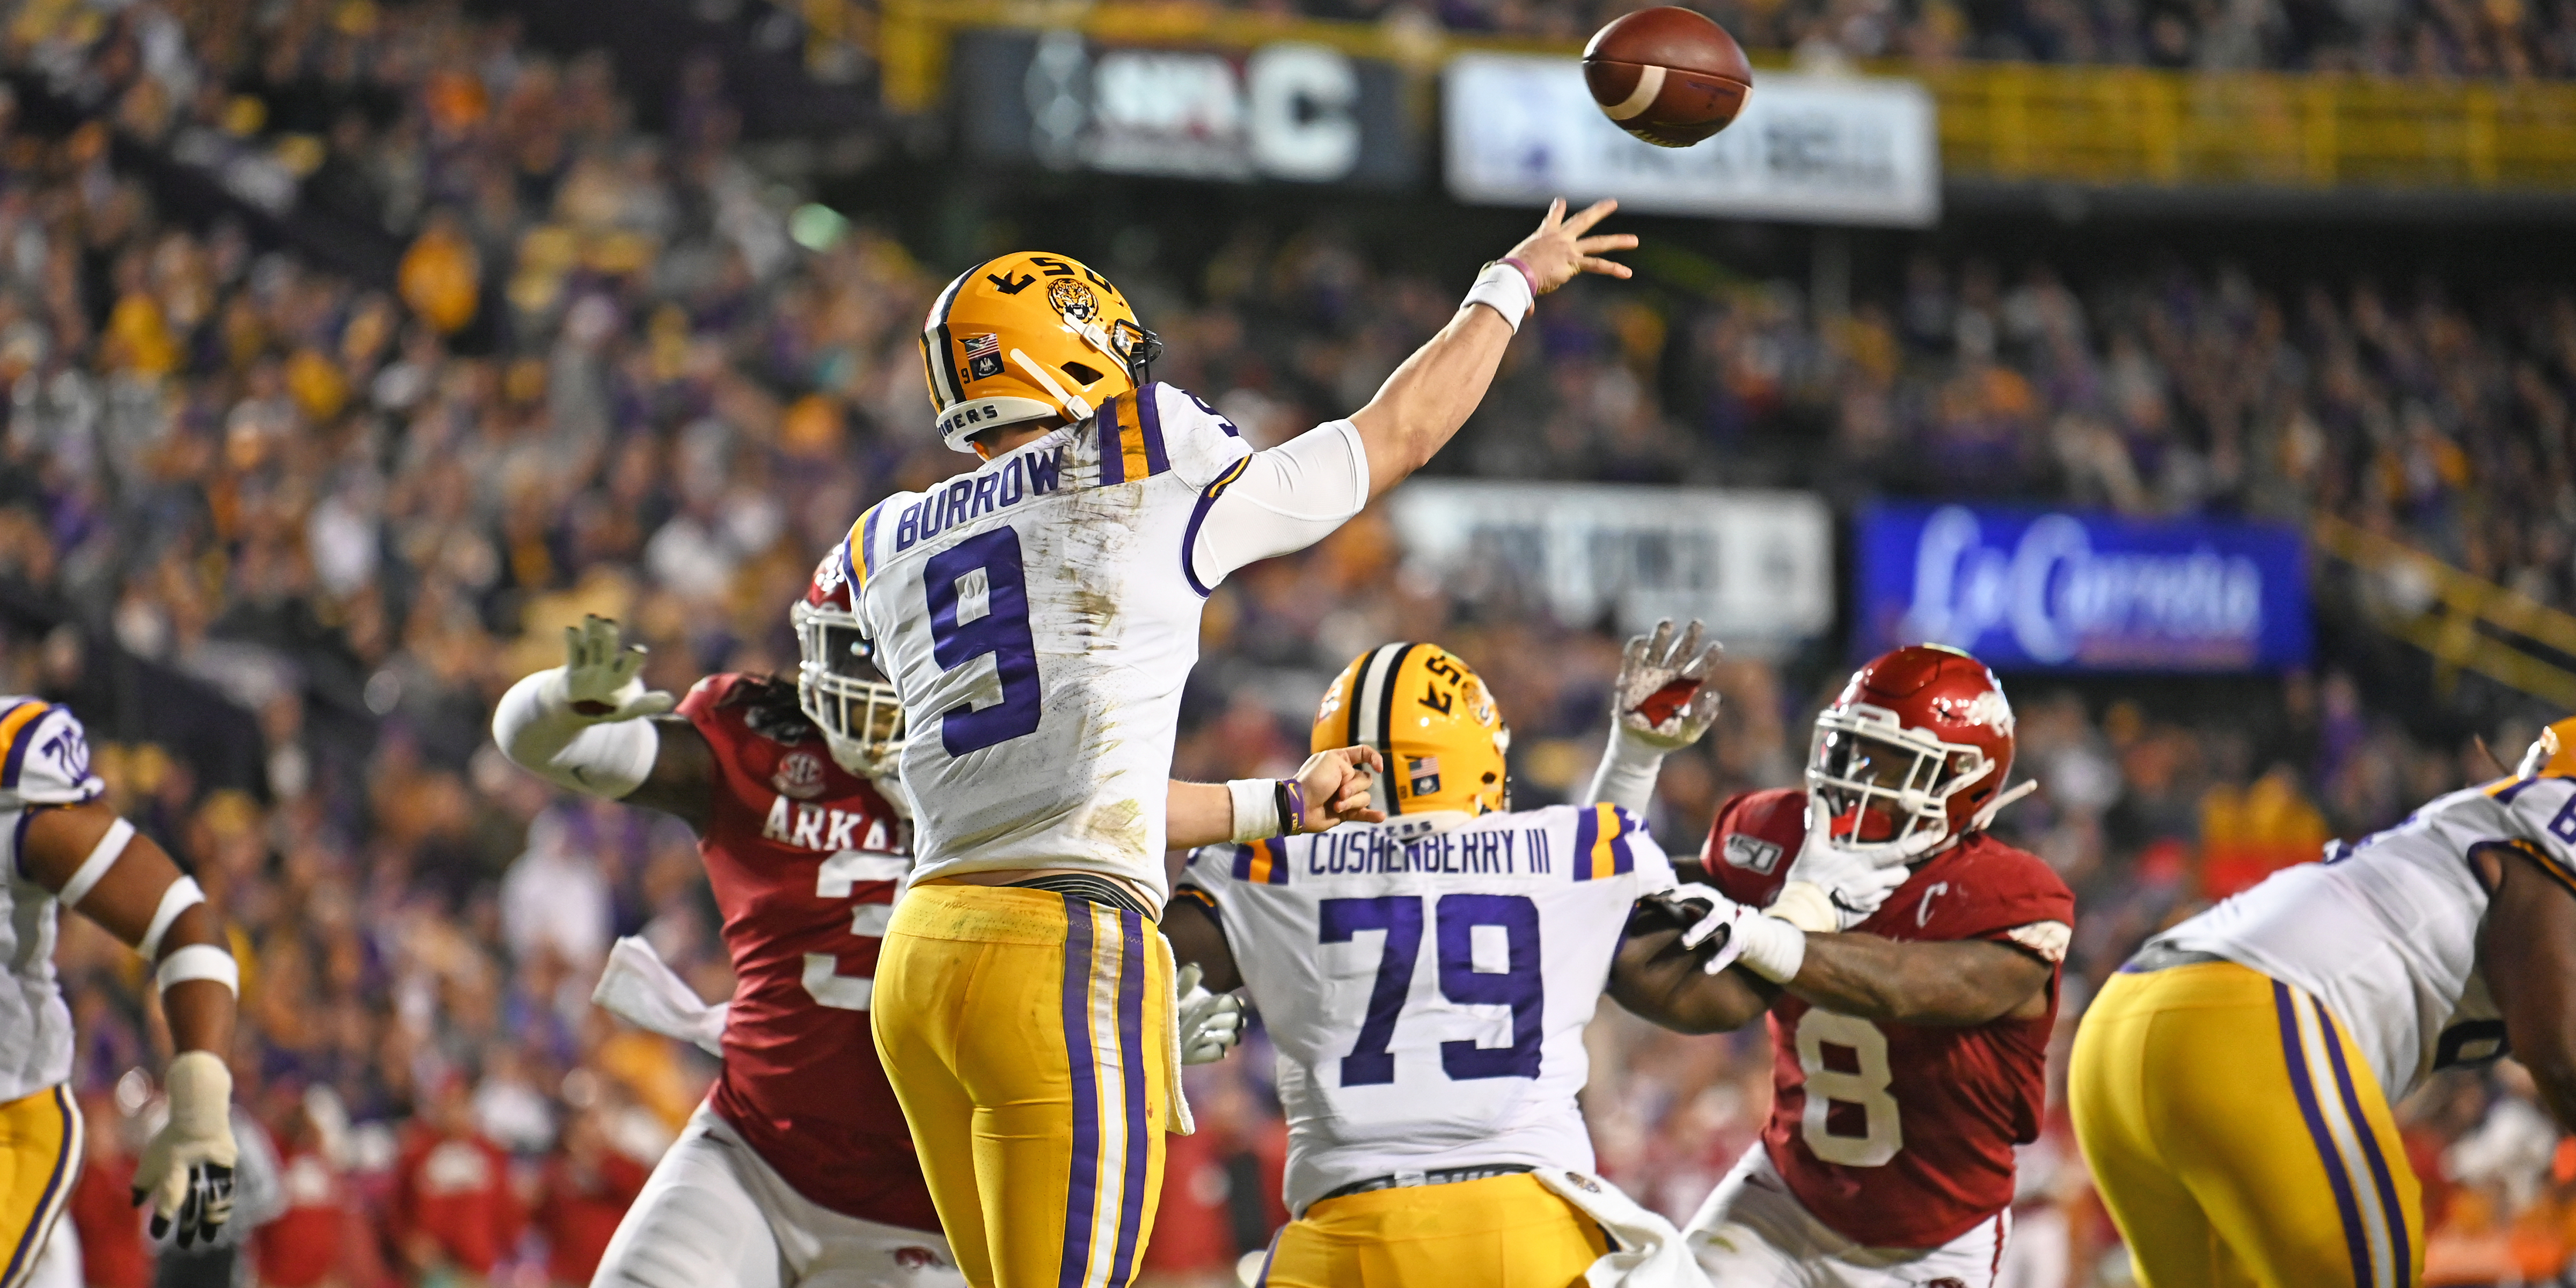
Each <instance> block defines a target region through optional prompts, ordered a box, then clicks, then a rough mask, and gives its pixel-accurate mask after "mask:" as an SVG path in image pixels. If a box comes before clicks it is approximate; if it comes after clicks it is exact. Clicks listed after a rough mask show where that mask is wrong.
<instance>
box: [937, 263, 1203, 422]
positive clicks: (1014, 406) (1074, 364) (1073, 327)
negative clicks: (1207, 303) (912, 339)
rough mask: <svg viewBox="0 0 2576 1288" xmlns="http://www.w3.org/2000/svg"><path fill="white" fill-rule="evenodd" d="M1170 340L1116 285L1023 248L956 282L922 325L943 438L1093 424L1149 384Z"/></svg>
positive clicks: (960, 276)
mask: <svg viewBox="0 0 2576 1288" xmlns="http://www.w3.org/2000/svg"><path fill="white" fill-rule="evenodd" d="M1162 349H1163V342H1162V341H1161V340H1159V339H1156V338H1155V336H1154V333H1153V332H1151V331H1148V330H1146V329H1145V328H1144V326H1143V325H1142V324H1140V323H1139V322H1137V320H1136V309H1135V306H1134V305H1132V304H1129V303H1128V302H1127V297H1126V296H1124V295H1122V294H1120V293H1119V291H1118V288H1117V287H1115V286H1112V285H1110V284H1109V279H1108V278H1105V277H1102V276H1101V275H1100V274H1098V273H1095V272H1093V271H1091V270H1090V269H1089V268H1087V267H1085V266H1084V265H1083V264H1082V263H1081V262H1080V261H1079V260H1074V259H1069V258H1066V257H1065V256H1062V255H1040V254H1036V253H1034V252H1031V251H1019V252H1015V253H1013V254H1009V255H1004V256H1002V257H1001V258H999V259H992V260H986V261H985V262H983V263H981V264H978V265H976V266H975V267H973V268H970V269H968V270H966V271H965V272H963V273H960V274H958V275H957V280H956V281H953V282H950V283H949V284H948V289H947V290H944V291H941V292H940V293H939V298H938V299H937V300H936V301H934V302H932V304H931V306H930V316H929V318H928V319H927V320H925V321H924V322H923V323H922V328H921V364H922V371H923V374H924V375H925V376H927V377H928V378H929V380H930V405H931V407H932V409H933V410H935V411H936V412H937V413H938V416H939V438H940V441H942V442H944V443H946V444H948V445H949V446H950V447H952V448H954V449H956V450H958V451H961V452H971V451H974V450H975V446H974V444H973V443H972V442H970V441H968V440H970V439H972V438H973V437H974V436H975V435H978V434H982V433H984V432H985V431H987V430H991V429H995V428H998V427H1000V426H1004V425H1016V424H1019V423H1021V422H1024V421H1032V420H1042V419H1060V420H1062V421H1064V422H1065V423H1067V424H1072V423H1075V422H1078V421H1084V420H1089V419H1090V418H1091V414H1092V413H1093V412H1095V411H1097V410H1099V409H1100V407H1101V406H1102V405H1103V404H1105V403H1107V402H1108V401H1109V400H1110V399H1112V398H1115V397H1117V396H1118V395H1120V394H1123V393H1126V392H1128V391H1129V390H1132V389H1136V388H1139V387H1141V386H1142V385H1144V384H1145V383H1146V381H1147V379H1148V377H1147V375H1146V370H1147V367H1148V366H1149V365H1150V364H1151V363H1152V362H1153V361H1154V359H1155V357H1156V356H1157V355H1159V354H1160V353H1161V352H1162Z"/></svg>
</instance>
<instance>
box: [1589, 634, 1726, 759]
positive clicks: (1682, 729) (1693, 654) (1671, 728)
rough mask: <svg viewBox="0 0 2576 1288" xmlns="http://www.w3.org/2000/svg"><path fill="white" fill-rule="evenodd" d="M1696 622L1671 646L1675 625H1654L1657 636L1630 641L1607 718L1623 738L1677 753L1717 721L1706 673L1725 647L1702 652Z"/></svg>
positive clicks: (1714, 694)
mask: <svg viewBox="0 0 2576 1288" xmlns="http://www.w3.org/2000/svg"><path fill="white" fill-rule="evenodd" d="M1700 634H1701V630H1700V624H1699V623H1698V622H1696V621H1694V622H1692V623H1691V624H1690V628H1689V629H1688V630H1685V631H1684V632H1682V637H1681V642H1680V643H1678V644H1676V643H1674V642H1673V624H1672V623H1671V622H1668V621H1666V622H1657V623H1655V633H1654V635H1652V636H1651V637H1649V636H1645V635H1637V636H1631V637H1630V638H1629V640H1628V648H1627V651H1626V652H1625V653H1624V654H1622V655H1621V657H1620V659H1619V684H1618V688H1617V690H1616V691H1615V693H1614V694H1613V697H1612V703H1611V714H1612V715H1614V716H1617V717H1618V720H1619V727H1620V728H1621V729H1622V730H1624V731H1626V733H1627V735H1628V736H1629V737H1631V738H1634V739H1636V740H1637V741H1639V742H1642V743H1645V744H1646V745H1647V746H1650V747H1653V748H1655V749H1657V750H1659V751H1678V750H1680V749H1681V748H1684V747H1687V746H1689V745H1691V744H1692V743H1695V742H1697V741H1699V740H1700V735H1702V734H1705V733H1707V732H1708V727H1709V726H1710V725H1711V724H1714V723H1715V722H1716V721H1717V706H1718V700H1719V699H1718V693H1717V690H1715V689H1712V688H1710V687H1708V673H1709V671H1710V669H1711V668H1713V667H1715V666H1716V665H1717V659H1718V655H1719V654H1721V653H1723V652H1725V651H1726V650H1725V649H1724V647H1723V646H1721V645H1717V644H1711V645H1709V646H1708V647H1707V648H1705V649H1703V648H1701V647H1700Z"/></svg>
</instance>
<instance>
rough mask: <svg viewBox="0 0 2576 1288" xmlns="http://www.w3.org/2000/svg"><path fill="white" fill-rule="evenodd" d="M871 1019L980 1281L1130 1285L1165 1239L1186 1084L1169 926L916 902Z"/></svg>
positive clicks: (956, 890) (1017, 899)
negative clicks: (1162, 1205)
mask: <svg viewBox="0 0 2576 1288" xmlns="http://www.w3.org/2000/svg"><path fill="white" fill-rule="evenodd" d="M870 1014H871V1021H872V1024H873V1027H874V1029H875V1032H876V1040H877V1055H878V1056H879V1058H881V1059H882V1060H883V1061H884V1062H885V1069H886V1077H887V1079H888V1081H890V1082H891V1083H892V1084H893V1085H894V1094H895V1097H896V1099H898V1100H900V1101H901V1102H902V1103H903V1116H904V1119H905V1120H906V1121H907V1122H908V1123H909V1124H910V1125H911V1128H912V1141H913V1144H914V1146H915V1147H916V1148H918V1149H919V1151H920V1153H921V1171H922V1175H923V1177H924V1179H926V1180H927V1181H928V1182H929V1185H930V1197H931V1201H932V1202H933V1203H934V1204H936V1205H937V1206H938V1209H939V1222H940V1224H941V1225H942V1226H944V1227H946V1228H947V1232H948V1244H949V1247H950V1248H952V1249H953V1250H954V1251H955V1252H956V1254H957V1264H958V1266H959V1268H960V1269H962V1270H963V1271H964V1272H965V1274H966V1278H967V1280H968V1281H969V1282H971V1283H973V1284H975V1285H976V1286H977V1288H1041V1286H1043V1288H1058V1286H1059V1285H1063V1286H1064V1288H1072V1286H1073V1285H1081V1286H1082V1288H1124V1286H1125V1285H1126V1284H1127V1283H1128V1281H1129V1280H1130V1279H1131V1278H1132V1277H1133V1275H1134V1273H1135V1269H1136V1265H1137V1263H1138V1261H1139V1259H1140V1258H1141V1257H1142V1255H1143V1253H1144V1249H1145V1244H1146V1242H1147V1240H1149V1239H1151V1238H1152V1237H1153V1233H1154V1207H1155V1203H1156V1201H1157V1200H1158V1199H1159V1197H1160V1196H1161V1194H1162V1187H1163V1132H1164V1129H1165V1127H1166V1122H1165V1117H1166V1114H1167V1112H1168V1110H1167V1108H1166V1102H1165V1097H1166V1096H1167V1095H1168V1094H1169V1093H1170V1091H1171V1088H1172V1084H1173V1078H1174V1075H1175V1071H1174V1069H1173V1062H1174V1056H1173V1051H1174V1046H1175V1034H1174V1032H1173V1028H1172V1026H1173V1022H1174V1020H1173V1015H1172V959H1171V950H1170V949H1169V947H1168V946H1166V945H1165V944H1164V942H1163V936H1162V934H1161V932H1159V931H1158V930H1157V929H1156V928H1155V926H1154V923H1153V922H1151V921H1149V920H1147V919H1146V918H1144V917H1141V916H1139V915H1137V914H1135V913H1133V912H1123V911H1120V910H1118V909H1115V908H1106V907H1102V906H1100V905H1098V904H1093V903H1088V902H1085V901H1083V900H1081V899H1076V898H1073V897H1072V896H1070V895H1062V894H1055V893H1051V892H1048V891H1044V890H1029V889H1019V888H1013V887H1007V886H970V885H926V886H918V887H915V888H914V889H913V890H912V891H911V892H909V893H908V894H906V895H905V896H904V898H903V902H902V903H901V904H900V905H899V906H897V907H896V909H895V913H894V921H893V924H892V925H890V926H888V927H887V929H886V937H885V947H884V950H883V952H882V953H881V954H880V956H879V957H878V959H877V973H876V991H875V995H874V997H873V998H872V999H871V1002H870Z"/></svg>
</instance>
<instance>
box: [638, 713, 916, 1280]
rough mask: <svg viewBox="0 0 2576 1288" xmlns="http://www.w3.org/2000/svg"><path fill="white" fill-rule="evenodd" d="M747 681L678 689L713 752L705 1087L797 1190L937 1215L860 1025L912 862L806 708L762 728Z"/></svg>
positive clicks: (701, 849) (880, 1208) (876, 1217)
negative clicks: (712, 1041) (712, 1079)
mask: <svg viewBox="0 0 2576 1288" xmlns="http://www.w3.org/2000/svg"><path fill="white" fill-rule="evenodd" d="M746 679H747V677H744V676H740V675H712V676H709V677H707V678H706V679H703V680H700V681H699V682H698V684H697V687H695V688H693V689H691V690H689V694H688V696H687V697H686V698H684V699H682V700H681V703H680V714H681V715H683V716H685V717H687V718H688V720H689V723H691V724H693V725H696V726H697V729H698V732H699V733H701V734H704V735H705V736H706V740H707V745H708V747H710V748H711V749H713V751H714V753H715V766H716V783H715V790H714V795H713V800H712V802H711V804H710V806H709V809H708V813H707V819H706V825H705V830H704V832H703V833H702V834H701V835H700V837H699V841H698V853H699V855H700V856H701V857H702V858H703V859H704V860H705V862H706V866H707V882H708V884H709V885H710V886H712V887H713V888H714V891H715V898H716V908H717V911H718V912H719V913H720V914H721V915H722V917H723V918H724V941H725V949H726V951H727V952H728V953H730V954H731V956H732V958H733V972H734V992H733V1004H732V1007H731V1009H730V1011H729V1013H728V1016H727V1018H726V1021H725V1032H724V1074H723V1076H722V1077H721V1078H720V1079H718V1081H717V1082H716V1087H715V1091H714V1092H713V1093H712V1094H711V1095H710V1097H709V1101H710V1103H711V1104H712V1105H713V1106H714V1107H715V1111H716V1112H717V1113H719V1114H722V1115H723V1116H724V1119H725V1121H726V1122H728V1123H730V1124H732V1125H733V1129H734V1130H735V1131H737V1132H739V1133H741V1135H742V1138H743V1139H744V1140H745V1141H748V1142H749V1143H750V1144H751V1147H752V1148H753V1149H755V1150H758V1151H759V1153H760V1156H761V1158H762V1159H763V1160H764V1161H766V1162H767V1163H768V1164H769V1165H770V1167H771V1168H773V1169H775V1170H776V1171H777V1173H778V1174H779V1176H781V1177H782V1178H784V1179H785V1180H786V1181H787V1183H788V1184H789V1185H791V1186H794V1187H795V1188H796V1191H797V1192H798V1193H800V1194H803V1195H804V1196H805V1197H806V1198H809V1199H812V1200H813V1201H814V1202H816V1203H819V1204H821V1205H823V1206H824V1207H827V1208H830V1209H832V1210H833V1211H835V1212H840V1213H843V1214H845V1215H848V1216H854V1217H858V1218H860V1219H862V1220H868V1221H877V1222H882V1223H884V1224H887V1225H899V1226H905V1227H908V1228H911V1229H915V1230H936V1229H938V1228H939V1216H938V1213H937V1212H936V1211H934V1210H933V1209H932V1207H931V1205H930V1191H929V1190H928V1189H927V1188H926V1187H924V1185H923V1184H922V1180H921V1163H920V1160H919V1158H918V1157H917V1156H916V1155H915V1154H914V1153H913V1148H912V1136H911V1133H910V1130H909V1129H908V1128H906V1127H905V1126H904V1121H903V1109H902V1107H901V1106H900V1105H898V1104H896V1103H895V1098H894V1091H893V1089H892V1088H891V1087H889V1086H888V1085H887V1084H886V1076H885V1069H884V1067H883V1066H881V1065H880V1064H878V1062H877V1048H876V1040H875V1039H874V1038H873V1037H872V1036H870V1034H869V1031H868V1002H869V995H870V993H871V991H872V988H873V981H872V980H871V978H870V977H871V976H872V975H873V974H874V973H875V971H876V960H877V948H878V944H879V940H880V937H881V936H883V935H884V934H885V928H886V922H887V920H888V919H889V918H890V917H891V916H892V914H893V911H894V892H895V885H896V883H897V882H898V881H900V880H902V878H903V875H904V872H905V871H906V870H907V868H908V867H909V866H910V863H911V861H910V860H909V859H908V858H906V857H905V855H904V848H905V845H904V837H903V832H902V827H901V823H900V820H899V819H898V818H897V817H896V815H895V812H894V810H893V808H892V807H890V806H888V805H887V804H886V801H885V798H884V797H882V796H879V795H878V794H877V791H876V789H875V788H874V787H872V786H870V785H869V784H868V782H867V780H866V779H863V778H859V777H857V776H854V775H852V774H850V773H847V772H845V771H844V770H843V769H842V768H841V767H840V766H839V765H838V764H836V763H834V762H833V760H832V757H831V754H830V753H829V752H828V751H826V750H825V749H824V746H823V739H822V735H820V734H819V733H816V732H814V731H813V730H812V728H811V727H810V726H808V725H806V724H805V723H804V721H803V719H802V717H795V718H793V719H792V720H791V721H787V722H782V724H781V725H780V726H778V727H767V726H766V721H765V720H763V719H761V718H760V717H759V716H757V715H756V712H757V710H758V708H755V707H754V706H753V705H751V704H748V703H745V702H743V701H741V694H740V693H738V692H737V690H738V688H739V686H741V685H743V684H744V683H745V682H746Z"/></svg>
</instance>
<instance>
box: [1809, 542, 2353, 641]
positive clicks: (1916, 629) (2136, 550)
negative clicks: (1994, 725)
mask: <svg viewBox="0 0 2576 1288" xmlns="http://www.w3.org/2000/svg"><path fill="white" fill-rule="evenodd" d="M1859 527H1860V533H1859V541H1858V543H1857V545H1858V550H1857V554H1858V563H1859V568H1858V571H1859V583H1860V586H1859V593H1858V605H1857V608H1858V613H1859V622H1858V625H1857V629H1856V630H1855V631H1854V632H1853V635H1854V647H1855V649H1856V650H1857V651H1858V652H1859V654H1860V655H1862V656H1868V655H1871V654H1875V653H1878V652H1880V651H1883V650H1885V649H1890V648H1894V647H1897V646H1898V645H1902V644H1913V643H1922V642H1926V641H1931V642H1937V643H1942V644H1950V645H1954V646H1956V647H1959V648H1963V649H1966V650H1968V651H1969V652H1971V653H1974V654H1976V655H1977V656H1978V657H1980V658H1983V659H1984V660H1985V661H1986V663H1987V664H1988V665H1990V666H1992V667H1994V668H1995V669H1997V670H2056V671H2095V670H2098V671H2259V670H2275V669H2279V668H2282V667H2289V666H2296V665H2299V664H2301V663H2304V662H2306V661H2307V660H2308V653H2309V649H2310V647H2311V644H2312V641H2311V639H2310V624H2309V620H2308V578H2307V561H2306V556H2305V553H2304V545H2303V543H2302V542H2301V539H2300V536H2299V533H2298V531H2297V530H2296V529H2294V528H2289V527H2284V526H2280V525H2277V524H2264V523H2238V522H2226V521H2220V520H2211V519H2134V518H2128V517H2125V516H2121V515H2113V514H2101V513H2095V512H2089V511H2055V510H2031V509H2014V508H2005V507H1994V506H1982V505H1981V506H1973V507H1972V506H1966V505H1941V506H1929V505H1886V506H1875V507H1871V508H1869V509H1867V510H1864V511H1863V512H1862V513H1861V516H1860V520H1859Z"/></svg>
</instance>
